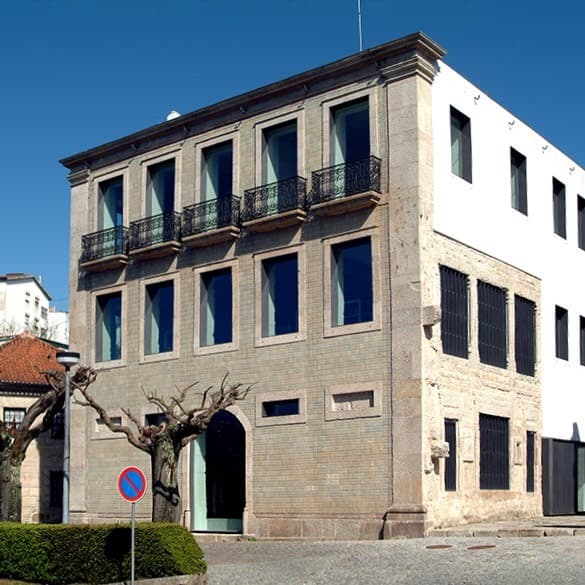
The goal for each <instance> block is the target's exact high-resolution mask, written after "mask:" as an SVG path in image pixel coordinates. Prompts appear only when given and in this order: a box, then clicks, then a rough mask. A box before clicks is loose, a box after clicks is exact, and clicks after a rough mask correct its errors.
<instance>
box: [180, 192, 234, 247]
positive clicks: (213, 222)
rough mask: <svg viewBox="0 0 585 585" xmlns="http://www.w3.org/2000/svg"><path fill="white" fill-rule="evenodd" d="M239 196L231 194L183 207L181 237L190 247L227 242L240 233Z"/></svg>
mask: <svg viewBox="0 0 585 585" xmlns="http://www.w3.org/2000/svg"><path fill="white" fill-rule="evenodd" d="M239 225H240V198H239V197H235V196H234V195H231V196H229V197H220V198H219V199H212V200H210V201H203V202H201V203H196V204H195V205H190V206H189V207H185V208H184V209H183V225H182V239H183V243H184V244H185V245H186V246H189V247H190V248H200V247H203V246H211V245H212V244H219V243H220V242H228V241H230V240H233V239H235V238H237V237H238V236H239V235H240V228H239Z"/></svg>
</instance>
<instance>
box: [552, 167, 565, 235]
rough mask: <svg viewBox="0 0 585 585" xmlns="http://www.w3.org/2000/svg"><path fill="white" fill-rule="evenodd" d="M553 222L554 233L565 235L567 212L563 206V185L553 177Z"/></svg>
mask: <svg viewBox="0 0 585 585" xmlns="http://www.w3.org/2000/svg"><path fill="white" fill-rule="evenodd" d="M553 223H554V230H555V234H557V235H559V236H561V238H566V237H567V213H566V208H565V186H564V185H563V183H561V182H560V181H557V179H555V178H554V177H553Z"/></svg>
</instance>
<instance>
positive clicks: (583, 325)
mask: <svg viewBox="0 0 585 585" xmlns="http://www.w3.org/2000/svg"><path fill="white" fill-rule="evenodd" d="M579 350H580V351H579V354H580V358H579V363H580V364H581V365H582V366H585V317H581V316H580V317H579Z"/></svg>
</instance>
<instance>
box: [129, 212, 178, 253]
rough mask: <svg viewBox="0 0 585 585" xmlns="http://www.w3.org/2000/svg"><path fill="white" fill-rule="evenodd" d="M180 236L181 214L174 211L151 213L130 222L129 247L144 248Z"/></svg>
mask: <svg viewBox="0 0 585 585" xmlns="http://www.w3.org/2000/svg"><path fill="white" fill-rule="evenodd" d="M180 238H181V214H180V213H177V212H175V211H170V212H167V213H161V214H159V215H153V216H152V217H147V218H145V219H139V220H137V221H133V222H132V223H131V224H130V249H131V250H136V249H138V248H146V247H148V246H153V245H154V244H161V243H163V242H171V241H179V240H180Z"/></svg>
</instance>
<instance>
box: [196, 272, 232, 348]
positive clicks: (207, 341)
mask: <svg viewBox="0 0 585 585" xmlns="http://www.w3.org/2000/svg"><path fill="white" fill-rule="evenodd" d="M200 299H201V307H200V328H199V334H200V344H201V346H202V347H205V346H210V345H218V344H222V343H231V342H232V326H233V316H232V271H231V268H224V269H222V270H213V271H210V272H205V273H203V274H202V275H201V296H200Z"/></svg>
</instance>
